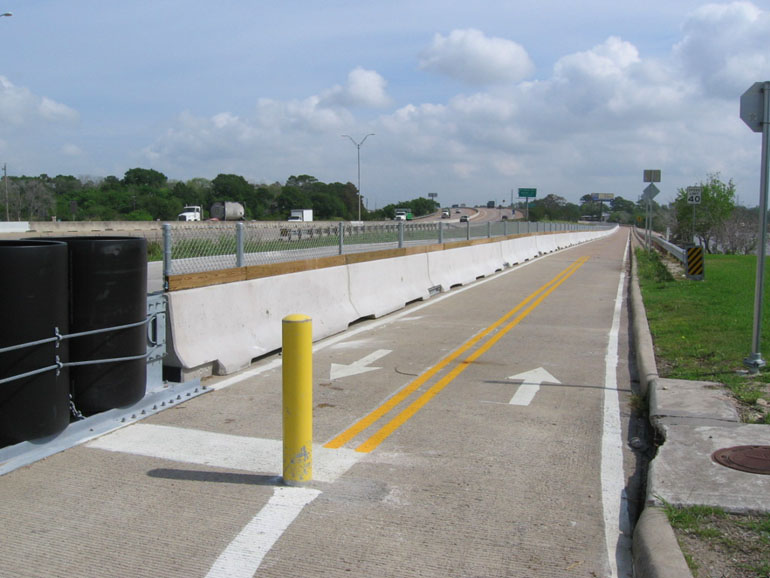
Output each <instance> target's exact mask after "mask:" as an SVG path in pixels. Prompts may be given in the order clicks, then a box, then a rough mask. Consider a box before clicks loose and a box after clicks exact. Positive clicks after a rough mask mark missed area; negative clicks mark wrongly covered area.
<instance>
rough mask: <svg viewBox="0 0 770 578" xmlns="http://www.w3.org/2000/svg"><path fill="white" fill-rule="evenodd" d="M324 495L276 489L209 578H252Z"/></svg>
mask: <svg viewBox="0 0 770 578" xmlns="http://www.w3.org/2000/svg"><path fill="white" fill-rule="evenodd" d="M320 493H321V492H320V491H319V490H314V489H312V488H281V487H279V488H275V490H274V492H273V496H272V497H271V498H270V500H269V501H268V502H267V504H266V505H265V507H264V508H262V509H261V510H260V511H259V513H258V514H257V515H256V516H254V518H253V519H252V520H251V522H249V523H248V524H246V526H245V527H244V528H243V530H241V532H240V534H238V536H237V537H236V538H235V540H233V541H232V542H230V545H229V546H228V547H227V548H226V549H225V551H224V552H222V554H221V555H220V556H219V558H217V560H216V562H214V565H213V566H212V567H211V570H209V573H208V574H207V575H206V578H251V577H252V576H253V575H254V573H255V572H256V571H257V569H259V566H260V564H262V559H263V558H264V557H265V555H266V554H267V553H268V552H269V551H270V549H271V548H272V547H273V545H274V544H275V543H276V542H277V541H278V539H279V538H280V537H281V535H282V534H283V533H284V532H285V531H286V528H288V527H289V525H290V524H291V523H292V522H293V521H294V519H295V518H296V517H297V516H299V514H300V512H301V511H302V508H304V507H305V506H306V505H307V504H309V503H310V502H312V501H313V500H315V499H316V497H317V496H318V495H319V494H320Z"/></svg>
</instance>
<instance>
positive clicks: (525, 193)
mask: <svg viewBox="0 0 770 578" xmlns="http://www.w3.org/2000/svg"><path fill="white" fill-rule="evenodd" d="M535 196H537V189H519V197H527V198H532V197H535Z"/></svg>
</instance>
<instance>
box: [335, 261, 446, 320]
mask: <svg viewBox="0 0 770 578" xmlns="http://www.w3.org/2000/svg"><path fill="white" fill-rule="evenodd" d="M348 276H349V294H350V302H351V304H352V306H353V308H354V309H355V311H356V312H357V318H361V317H375V318H376V317H382V316H383V315H387V314H388V313H392V312H393V311H398V310H399V309H402V308H403V307H404V306H405V305H406V304H407V303H409V302H410V301H416V300H417V299H427V298H428V297H430V292H429V291H428V289H429V288H430V287H431V280H430V277H429V276H428V257H427V254H426V253H420V254H416V255H407V256H405V257H399V258H393V259H381V260H378V261H366V262H363V263H355V264H352V265H348Z"/></svg>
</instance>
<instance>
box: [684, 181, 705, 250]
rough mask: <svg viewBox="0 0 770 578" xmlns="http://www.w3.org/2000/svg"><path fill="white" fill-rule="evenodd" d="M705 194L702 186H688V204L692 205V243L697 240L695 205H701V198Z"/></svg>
mask: <svg viewBox="0 0 770 578" xmlns="http://www.w3.org/2000/svg"><path fill="white" fill-rule="evenodd" d="M702 195H703V188H702V187H687V204H688V205H692V239H690V241H691V242H692V243H694V242H695V207H696V205H700V199H701V196H702Z"/></svg>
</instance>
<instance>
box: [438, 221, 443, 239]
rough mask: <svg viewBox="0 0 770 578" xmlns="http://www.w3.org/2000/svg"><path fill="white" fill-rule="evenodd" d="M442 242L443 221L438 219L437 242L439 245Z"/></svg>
mask: <svg viewBox="0 0 770 578" xmlns="http://www.w3.org/2000/svg"><path fill="white" fill-rule="evenodd" d="M443 242H444V223H443V221H439V224H438V244H439V245H441V244H442V243H443Z"/></svg>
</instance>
